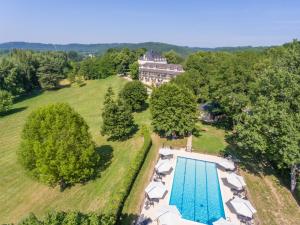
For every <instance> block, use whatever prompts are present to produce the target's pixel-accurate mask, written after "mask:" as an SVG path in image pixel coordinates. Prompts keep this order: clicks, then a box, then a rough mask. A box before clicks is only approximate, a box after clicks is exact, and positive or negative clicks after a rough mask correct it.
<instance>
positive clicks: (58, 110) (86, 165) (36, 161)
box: [19, 103, 99, 187]
mask: <svg viewBox="0 0 300 225" xmlns="http://www.w3.org/2000/svg"><path fill="white" fill-rule="evenodd" d="M88 129H89V128H88V125H87V124H86V122H85V121H84V119H83V118H82V117H81V116H80V115H79V114H78V113H76V112H75V111H74V110H73V109H72V108H71V107H70V106H69V105H68V104H65V103H57V104H53V105H48V106H44V107H41V108H39V109H37V110H35V111H33V112H32V113H31V114H30V115H29V117H28V119H27V121H26V123H25V126H24V129H23V133H22V142H21V148H20V151H19V159H20V162H21V163H22V165H23V166H24V167H25V168H26V169H27V170H29V172H30V173H31V174H32V175H33V176H34V177H36V178H37V179H38V180H40V181H42V182H44V183H46V184H49V185H52V186H54V185H56V184H60V185H61V187H64V186H65V185H68V184H74V183H78V182H82V181H86V180H88V179H89V178H91V177H92V176H94V175H95V173H96V169H97V168H96V167H97V166H98V161H99V156H98V154H97V153H96V151H95V144H94V142H93V141H92V137H91V135H90V133H89V131H88Z"/></svg>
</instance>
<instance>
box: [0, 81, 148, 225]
mask: <svg viewBox="0 0 300 225" xmlns="http://www.w3.org/2000/svg"><path fill="white" fill-rule="evenodd" d="M126 82H127V81H125V80H123V79H122V78H118V77H109V78H107V79H105V80H95V81H88V82H87V85H85V86H84V87H81V88H79V87H69V88H68V87H66V88H63V89H60V90H56V91H47V92H44V93H42V94H40V95H38V96H35V97H31V98H28V99H27V100H23V101H21V102H19V103H17V104H15V105H14V110H13V112H14V113H12V114H10V115H7V116H4V117H0V146H1V147H0V155H1V157H0V177H1V179H0V224H3V223H11V222H17V221H18V220H19V219H20V218H21V217H23V216H24V215H26V214H27V213H29V212H31V211H32V212H34V213H36V214H37V215H38V216H41V215H43V214H44V213H45V212H46V211H48V210H51V209H61V210H80V211H83V212H87V211H101V210H102V209H104V208H105V205H106V204H107V203H108V202H109V200H110V196H111V195H112V193H114V192H115V191H116V190H118V188H119V187H120V184H121V182H122V180H123V177H124V176H125V174H124V173H125V171H126V168H127V167H128V165H129V164H130V161H131V160H132V159H133V157H134V156H135V154H136V151H137V150H139V149H140V147H141V146H142V143H143V139H142V137H141V136H140V135H139V134H136V135H135V136H134V137H133V138H131V139H130V140H128V141H124V142H109V141H107V140H106V138H105V137H102V136H101V135H100V132H99V129H100V123H101V117H100V115H101V109H102V103H103V100H104V94H105V92H106V89H107V88H108V86H110V85H111V86H112V87H113V89H114V91H115V92H117V91H119V90H120V88H121V87H122V86H123V85H124V84H125V83H126ZM54 102H67V103H69V104H70V105H71V106H72V107H74V109H75V110H76V111H77V112H78V113H80V114H81V115H82V116H83V117H84V119H85V120H86V121H87V123H88V125H89V126H90V132H91V134H92V136H93V138H94V140H95V142H96V144H97V147H98V148H99V149H100V154H101V155H102V160H103V162H106V164H107V166H106V169H105V170H103V171H102V172H101V175H100V178H98V179H96V180H94V181H90V182H89V183H87V184H86V185H76V186H74V187H72V188H70V189H67V190H65V191H64V192H60V191H59V188H58V187H57V188H49V187H47V186H45V185H43V184H41V183H38V182H36V181H34V180H32V179H31V178H29V177H28V176H26V174H25V171H24V170H23V168H22V167H21V166H20V165H19V163H18V162H17V159H16V150H17V149H18V147H19V143H20V135H21V130H22V127H23V125H24V123H25V119H26V117H27V116H28V115H29V113H30V112H31V111H32V110H34V109H36V108H37V107H39V106H42V105H46V104H50V103H54ZM142 114H144V115H145V116H146V115H147V112H145V113H141V114H137V115H136V117H137V121H138V122H145V123H146V124H147V123H149V122H147V121H148V120H149V117H147V116H146V117H145V119H143V116H142ZM148 115H149V114H148Z"/></svg>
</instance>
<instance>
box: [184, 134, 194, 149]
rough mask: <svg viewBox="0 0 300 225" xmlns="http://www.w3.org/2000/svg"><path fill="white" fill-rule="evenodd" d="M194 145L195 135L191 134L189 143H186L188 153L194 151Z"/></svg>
mask: <svg viewBox="0 0 300 225" xmlns="http://www.w3.org/2000/svg"><path fill="white" fill-rule="evenodd" d="M192 144H193V135H192V134H190V136H188V139H187V143H186V150H187V151H188V152H191V151H192Z"/></svg>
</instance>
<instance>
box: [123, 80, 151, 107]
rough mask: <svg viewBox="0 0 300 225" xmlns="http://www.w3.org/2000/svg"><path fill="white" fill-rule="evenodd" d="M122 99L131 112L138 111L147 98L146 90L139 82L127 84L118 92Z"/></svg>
mask: <svg viewBox="0 0 300 225" xmlns="http://www.w3.org/2000/svg"><path fill="white" fill-rule="evenodd" d="M119 96H120V98H122V99H123V100H124V101H125V102H126V104H127V105H128V106H130V108H131V110H132V111H139V110H141V109H142V108H143V106H144V105H145V101H146V100H147V98H148V94H147V89H146V87H145V86H144V85H143V84H142V83H141V82H140V81H132V82H129V83H127V84H126V85H125V86H124V88H123V89H122V90H121V92H120V95H119Z"/></svg>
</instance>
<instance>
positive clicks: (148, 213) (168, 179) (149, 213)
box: [141, 149, 241, 225]
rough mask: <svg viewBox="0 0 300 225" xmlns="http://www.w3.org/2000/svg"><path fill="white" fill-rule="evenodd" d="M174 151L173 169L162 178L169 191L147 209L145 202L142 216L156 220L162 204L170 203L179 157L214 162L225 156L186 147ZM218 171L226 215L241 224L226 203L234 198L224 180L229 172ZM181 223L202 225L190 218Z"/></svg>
mask: <svg viewBox="0 0 300 225" xmlns="http://www.w3.org/2000/svg"><path fill="white" fill-rule="evenodd" d="M173 153H174V155H173V158H171V159H170V161H171V163H172V165H173V170H172V172H171V173H170V174H168V175H166V176H164V177H163V179H162V181H163V182H164V183H165V186H166V188H167V190H168V192H167V194H166V196H165V197H164V198H163V199H160V200H159V201H158V202H155V203H154V206H153V205H152V206H150V207H149V208H147V209H146V208H145V204H143V208H142V211H141V216H143V217H147V218H151V219H152V220H154V217H155V213H156V211H157V210H158V209H159V208H160V207H161V206H165V205H169V200H170V195H171V190H172V183H173V177H174V172H175V168H176V162H177V157H186V158H191V159H197V160H203V161H208V162H213V163H217V162H219V161H220V160H222V159H223V158H220V157H217V156H212V155H205V154H199V153H193V152H186V151H184V149H180V150H173ZM217 172H218V177H219V183H220V189H221V194H222V200H223V206H224V211H225V216H226V218H227V219H228V220H229V221H231V223H232V224H236V225H240V224H241V222H240V221H239V219H238V218H237V216H236V214H234V213H233V212H232V211H230V209H229V207H228V206H227V204H226V203H227V202H228V201H229V200H230V199H232V198H233V193H232V191H231V190H230V187H228V186H226V185H224V182H223V179H225V178H226V175H227V174H228V172H225V171H223V170H221V169H219V168H217ZM150 224H158V222H157V221H152V222H151V223H150ZM180 224H181V225H201V223H198V222H194V221H190V220H182V222H181V223H180Z"/></svg>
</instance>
